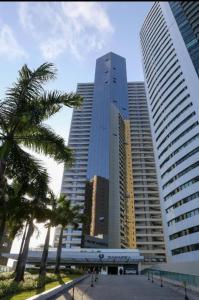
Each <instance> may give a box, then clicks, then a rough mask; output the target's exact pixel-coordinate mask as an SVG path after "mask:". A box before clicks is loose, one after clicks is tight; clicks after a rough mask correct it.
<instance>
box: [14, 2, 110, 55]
mask: <svg viewBox="0 0 199 300" xmlns="http://www.w3.org/2000/svg"><path fill="white" fill-rule="evenodd" d="M19 19H20V23H21V25H22V27H23V29H24V30H27V32H28V33H29V34H31V36H32V37H33V38H34V39H35V41H36V43H37V44H38V47H39V49H40V50H41V52H42V54H43V56H44V58H46V59H52V58H56V57H57V56H59V55H60V54H62V53H64V52H70V53H72V54H73V55H74V56H75V57H76V58H78V59H81V58H83V57H85V55H87V54H89V53H90V52H91V51H93V50H95V51H96V50H100V49H102V47H103V46H104V45H105V44H106V43H107V40H108V38H109V37H110V35H111V34H113V32H114V29H113V26H112V25H111V23H110V20H109V18H108V15H107V13H106V11H105V10H104V8H103V7H102V5H101V3H97V2H57V3H56V2H51V3H50V2H49V3H46V2H44V3H41V2H38V3H36V2H34V3H31V2H29V3H28V2H26V3H20V4H19Z"/></svg>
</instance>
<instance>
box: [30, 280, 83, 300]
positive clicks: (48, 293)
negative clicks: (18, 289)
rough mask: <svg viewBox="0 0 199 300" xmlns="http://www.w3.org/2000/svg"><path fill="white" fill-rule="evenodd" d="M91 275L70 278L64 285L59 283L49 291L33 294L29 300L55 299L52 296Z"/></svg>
mask: <svg viewBox="0 0 199 300" xmlns="http://www.w3.org/2000/svg"><path fill="white" fill-rule="evenodd" d="M88 276H89V275H84V276H82V277H80V278H77V279H74V280H70V281H68V282H66V283H64V284H62V285H58V286H56V287H54V288H52V289H50V290H48V291H45V292H43V293H41V294H38V295H35V296H32V297H30V298H27V300H36V299H37V300H46V299H54V298H52V297H53V296H55V295H57V294H59V293H60V292H63V291H64V290H68V289H69V288H71V287H72V286H74V285H75V284H77V283H79V282H81V281H83V280H84V279H86V278H87V277H88Z"/></svg>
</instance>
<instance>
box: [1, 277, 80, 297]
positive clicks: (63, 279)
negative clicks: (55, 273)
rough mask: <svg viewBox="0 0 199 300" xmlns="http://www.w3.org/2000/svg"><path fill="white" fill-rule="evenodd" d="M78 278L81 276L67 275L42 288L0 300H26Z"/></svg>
mask: <svg viewBox="0 0 199 300" xmlns="http://www.w3.org/2000/svg"><path fill="white" fill-rule="evenodd" d="M80 276H81V275H68V276H66V277H62V278H61V279H59V280H57V281H53V282H50V283H47V284H46V285H45V286H43V287H42V288H38V289H34V290H29V291H23V292H19V293H17V294H12V295H8V296H5V297H3V298H1V300H25V299H28V298H29V297H32V296H35V295H37V294H40V293H43V292H44V291H47V290H50V289H52V288H54V287H56V286H58V285H61V284H63V283H66V282H68V281H70V280H73V279H75V278H77V277H80Z"/></svg>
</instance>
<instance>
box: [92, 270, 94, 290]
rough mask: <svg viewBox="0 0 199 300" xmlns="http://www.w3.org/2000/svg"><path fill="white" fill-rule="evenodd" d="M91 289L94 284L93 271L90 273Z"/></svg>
mask: <svg viewBox="0 0 199 300" xmlns="http://www.w3.org/2000/svg"><path fill="white" fill-rule="evenodd" d="M91 287H94V284H93V271H92V273H91Z"/></svg>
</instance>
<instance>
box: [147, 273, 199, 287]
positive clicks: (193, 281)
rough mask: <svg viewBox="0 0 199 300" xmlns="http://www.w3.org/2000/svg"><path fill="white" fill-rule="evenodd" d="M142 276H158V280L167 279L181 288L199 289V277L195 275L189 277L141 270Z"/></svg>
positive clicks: (180, 274)
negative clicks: (181, 286)
mask: <svg viewBox="0 0 199 300" xmlns="http://www.w3.org/2000/svg"><path fill="white" fill-rule="evenodd" d="M141 273H142V274H144V275H148V277H153V276H158V277H159V279H160V280H162V279H163V278H165V279H168V281H170V282H173V283H179V284H180V285H182V284H183V286H187V287H188V286H189V287H194V288H197V289H198V288H199V276H197V275H189V274H182V273H175V272H169V271H163V270H156V269H153V268H149V269H145V270H142V272H141Z"/></svg>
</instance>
